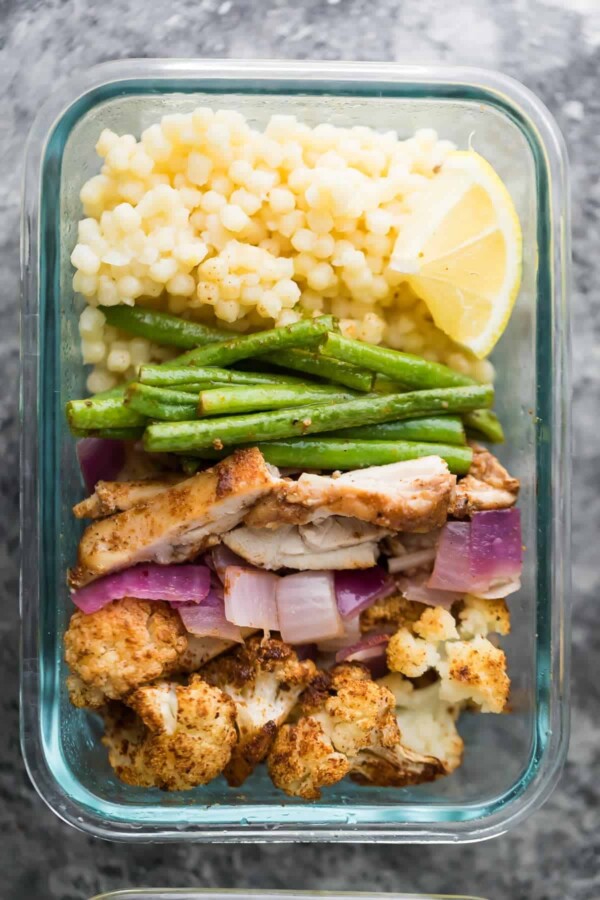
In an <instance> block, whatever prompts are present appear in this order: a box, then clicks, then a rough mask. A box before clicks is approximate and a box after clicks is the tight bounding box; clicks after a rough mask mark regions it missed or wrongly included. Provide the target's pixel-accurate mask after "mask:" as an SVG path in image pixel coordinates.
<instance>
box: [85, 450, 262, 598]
mask: <svg viewBox="0 0 600 900" xmlns="http://www.w3.org/2000/svg"><path fill="white" fill-rule="evenodd" d="M274 472H276V470H274V469H272V468H269V467H268V466H267V464H266V463H265V461H264V459H263V457H262V454H261V453H260V451H259V450H258V449H257V448H255V447H252V448H250V449H247V450H238V451H236V452H235V453H234V454H233V455H232V456H229V457H227V459H224V460H223V461H222V462H220V463H218V465H216V466H215V467H214V468H212V469H206V470H205V471H204V472H200V473H199V474H198V475H194V476H193V477H192V478H188V479H186V480H185V481H183V482H181V484H176V485H174V486H173V487H171V488H169V489H168V490H166V491H162V493H159V494H158V495H156V496H155V497H153V498H151V499H150V500H148V501H146V503H142V504H140V505H138V506H134V507H132V508H131V509H128V510H125V512H121V513H117V514H116V515H114V516H110V517H109V518H107V519H101V520H100V521H98V522H94V524H93V525H90V526H88V528H86V530H85V532H84V533H83V536H82V538H81V541H80V543H79V552H78V564H77V566H76V567H75V568H74V569H71V571H70V572H69V584H70V585H71V586H72V587H74V588H77V587H82V586H83V585H85V584H88V583H89V582H90V581H93V580H94V579H96V578H100V577H101V576H102V575H107V574H108V573H109V572H115V571H118V570H119V569H124V568H126V567H128V566H132V565H135V564H136V563H141V562H156V563H159V564H161V565H167V564H169V563H177V562H184V561H185V560H187V559H193V558H194V557H195V556H197V555H198V553H200V551H202V550H203V549H205V548H206V547H208V546H210V545H211V544H213V543H215V541H216V540H217V539H218V537H219V535H221V534H223V532H225V531H230V530H231V529H232V528H235V526H236V525H237V524H238V523H239V522H241V520H242V519H243V517H244V514H245V513H246V512H247V510H248V509H249V508H250V507H251V506H252V505H253V504H254V503H255V502H256V501H257V500H259V499H260V498H261V497H262V496H264V495H265V494H267V493H269V491H271V490H272V489H273V488H274V487H275V486H276V485H277V484H278V483H279V477H278V474H277V475H275V474H273V473H274Z"/></svg>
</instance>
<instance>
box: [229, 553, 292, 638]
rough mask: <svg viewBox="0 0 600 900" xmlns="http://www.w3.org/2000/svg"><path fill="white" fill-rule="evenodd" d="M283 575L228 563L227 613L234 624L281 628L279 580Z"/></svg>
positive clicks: (275, 629)
mask: <svg viewBox="0 0 600 900" xmlns="http://www.w3.org/2000/svg"><path fill="white" fill-rule="evenodd" d="M278 581H279V577H278V576H277V575H274V574H273V573H272V572H263V571H261V570H260V569H251V568H243V567H242V566H227V568H226V569H225V616H226V618H227V620H228V621H229V622H233V624H234V625H241V626H243V627H245V628H263V629H264V630H265V631H279V618H278V616H277V582H278Z"/></svg>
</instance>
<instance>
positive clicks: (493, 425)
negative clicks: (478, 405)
mask: <svg viewBox="0 0 600 900" xmlns="http://www.w3.org/2000/svg"><path fill="white" fill-rule="evenodd" d="M463 419H464V423H465V425H466V426H467V428H468V429H469V430H473V431H476V432H477V433H478V434H480V435H481V436H482V437H484V438H486V440H488V441H490V442H491V443H492V444H503V443H504V429H503V428H502V422H501V421H500V419H499V418H498V416H497V415H496V413H495V412H494V411H493V410H491V409H476V410H475V411H474V412H471V413H467V415H465V416H463Z"/></svg>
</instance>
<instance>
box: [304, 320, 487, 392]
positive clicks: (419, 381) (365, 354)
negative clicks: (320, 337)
mask: <svg viewBox="0 0 600 900" xmlns="http://www.w3.org/2000/svg"><path fill="white" fill-rule="evenodd" d="M319 353H322V354H323V355H324V356H327V357H333V358H334V359H339V360H343V361H344V362H348V363H352V364H354V365H357V366H362V367H363V368H365V369H370V370H371V371H372V372H377V373H378V374H380V375H386V376H387V377H388V378H391V379H392V380H394V381H397V382H399V383H400V384H402V385H404V387H407V388H412V389H419V388H424V389H428V388H438V387H462V386H467V385H472V384H475V382H474V380H473V379H472V378H469V377H468V376H467V375H461V374H460V372H455V371H454V370H453V369H449V368H448V366H443V365H442V364H441V363H433V362H429V361H428V360H426V359H423V358H422V357H421V356H413V355H412V354H410V353H401V352H400V351H399V350H388V349H387V348H385V347H375V346H373V345H372V344H366V343H364V341H354V340H351V339H350V338H345V337H342V335H341V334H333V333H332V334H329V335H328V337H327V340H326V341H325V343H324V344H322V345H321V346H320V347H319Z"/></svg>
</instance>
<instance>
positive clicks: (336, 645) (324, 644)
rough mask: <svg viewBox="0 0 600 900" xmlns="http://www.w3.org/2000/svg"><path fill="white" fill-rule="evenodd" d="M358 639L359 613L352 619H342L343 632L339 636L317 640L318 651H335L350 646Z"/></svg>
mask: <svg viewBox="0 0 600 900" xmlns="http://www.w3.org/2000/svg"><path fill="white" fill-rule="evenodd" d="M358 641H360V615H358V616H354V618H352V619H344V633H343V634H342V635H340V636H339V637H334V638H328V639H327V640H324V641H319V643H318V647H319V652H320V653H337V652H338V650H343V649H344V648H345V647H351V646H352V644H356V643H358Z"/></svg>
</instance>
